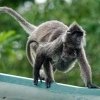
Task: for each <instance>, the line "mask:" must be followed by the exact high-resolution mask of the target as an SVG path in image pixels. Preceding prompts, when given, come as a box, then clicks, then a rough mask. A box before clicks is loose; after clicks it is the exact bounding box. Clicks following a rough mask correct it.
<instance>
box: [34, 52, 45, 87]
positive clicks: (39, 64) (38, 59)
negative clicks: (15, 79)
mask: <svg viewBox="0 0 100 100" xmlns="http://www.w3.org/2000/svg"><path fill="white" fill-rule="evenodd" d="M44 61H45V56H44V55H43V54H40V53H38V54H37V55H36V59H35V65H34V71H33V74H34V85H38V79H39V78H40V69H41V67H42V64H43V62H44Z"/></svg>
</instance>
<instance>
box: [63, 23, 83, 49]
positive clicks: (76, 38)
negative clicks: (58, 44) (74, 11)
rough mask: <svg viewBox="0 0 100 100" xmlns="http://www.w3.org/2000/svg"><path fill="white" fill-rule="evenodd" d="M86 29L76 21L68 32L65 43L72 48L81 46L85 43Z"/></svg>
mask: <svg viewBox="0 0 100 100" xmlns="http://www.w3.org/2000/svg"><path fill="white" fill-rule="evenodd" d="M84 36H85V31H84V30H83V29H82V27H81V26H79V25H78V24H77V23H76V22H74V23H72V24H71V25H70V26H69V28H68V30H67V32H66V36H65V37H64V38H65V41H64V43H65V45H66V46H68V47H72V48H80V47H81V46H82V45H84V42H85V41H84Z"/></svg>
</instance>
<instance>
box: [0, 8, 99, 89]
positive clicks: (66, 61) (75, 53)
mask: <svg viewBox="0 0 100 100" xmlns="http://www.w3.org/2000/svg"><path fill="white" fill-rule="evenodd" d="M0 12H3V13H7V14H9V15H11V16H12V17H14V18H15V19H16V20H17V21H18V22H19V23H20V25H21V26H22V27H23V29H24V30H25V31H26V32H27V33H28V34H29V38H28V40H27V45H26V52H27V57H28V60H29V62H30V64H31V65H32V66H33V69H34V84H35V85H38V79H39V78H40V79H41V80H42V79H43V78H45V81H46V83H45V85H46V87H47V88H49V87H50V86H51V83H52V82H53V81H54V77H53V72H54V71H55V70H56V69H57V70H60V71H63V72H68V71H69V70H71V69H72V68H73V67H74V65H75V63H76V62H78V63H79V65H80V69H81V74H82V79H83V81H84V83H85V85H86V86H87V87H88V88H97V87H98V86H96V85H94V84H92V73H91V67H90V65H89V63H88V60H87V58H86V54H85V50H84V46H85V31H84V30H83V29H82V27H81V26H80V25H78V24H77V23H76V22H74V23H72V24H71V25H70V26H69V27H68V26H67V25H65V24H63V23H62V22H59V21H55V20H52V21H47V22H45V23H42V24H41V25H39V26H35V25H32V24H30V23H28V22H27V21H26V20H25V19H24V18H23V17H21V16H20V15H19V14H18V13H17V12H16V11H14V10H12V9H11V8H8V7H0ZM41 68H43V70H41Z"/></svg>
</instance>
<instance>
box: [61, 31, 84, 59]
mask: <svg viewBox="0 0 100 100" xmlns="http://www.w3.org/2000/svg"><path fill="white" fill-rule="evenodd" d="M82 38H83V33H82V32H79V31H76V32H73V33H71V34H68V35H67V39H66V40H67V41H66V42H65V43H63V51H62V55H61V57H62V59H63V60H70V59H75V58H76V57H77V49H78V48H79V47H80V46H81V42H82Z"/></svg>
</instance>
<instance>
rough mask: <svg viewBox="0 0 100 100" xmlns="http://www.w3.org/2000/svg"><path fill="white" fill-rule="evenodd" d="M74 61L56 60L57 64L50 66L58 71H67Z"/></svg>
mask: <svg viewBox="0 0 100 100" xmlns="http://www.w3.org/2000/svg"><path fill="white" fill-rule="evenodd" d="M75 60H76V59H72V60H68V61H66V62H65V61H63V60H61V59H60V60H58V61H57V62H53V63H52V66H53V67H54V68H56V69H57V70H59V71H69V70H70V69H72V68H73V67H74V64H75Z"/></svg>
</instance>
